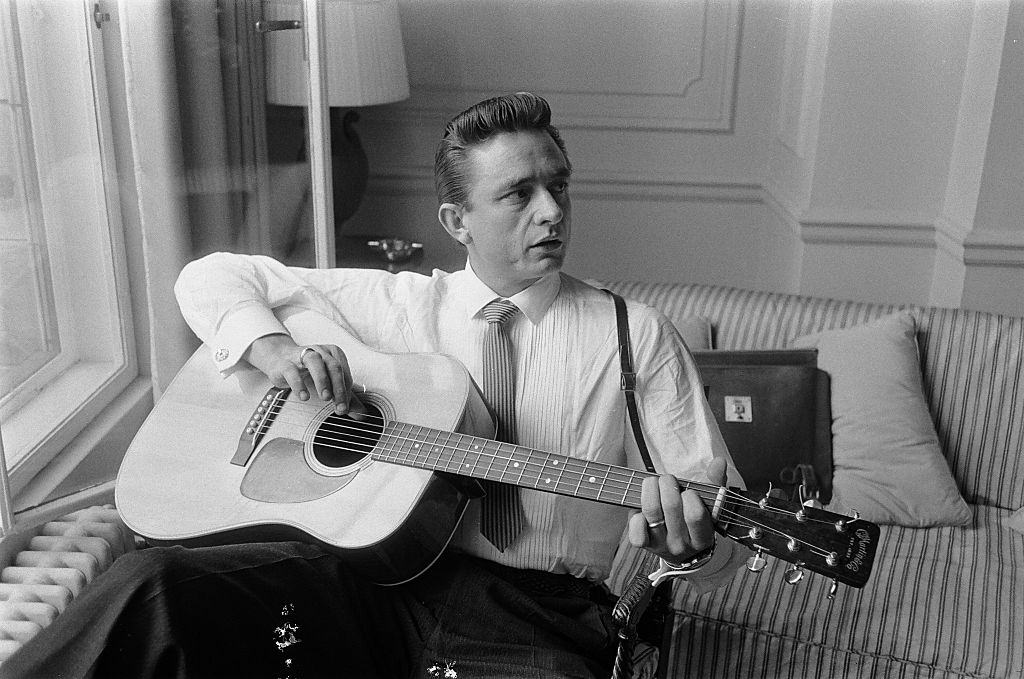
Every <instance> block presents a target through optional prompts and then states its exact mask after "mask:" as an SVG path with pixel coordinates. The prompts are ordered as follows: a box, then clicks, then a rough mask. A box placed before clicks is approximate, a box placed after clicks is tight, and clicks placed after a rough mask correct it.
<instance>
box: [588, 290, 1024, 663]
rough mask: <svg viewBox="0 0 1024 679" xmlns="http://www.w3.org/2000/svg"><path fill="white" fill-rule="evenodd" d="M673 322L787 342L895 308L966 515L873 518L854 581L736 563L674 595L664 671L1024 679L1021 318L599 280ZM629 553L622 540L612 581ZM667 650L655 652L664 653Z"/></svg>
mask: <svg viewBox="0 0 1024 679" xmlns="http://www.w3.org/2000/svg"><path fill="white" fill-rule="evenodd" d="M603 285H604V286H605V287H608V288H610V289H612V290H614V291H615V292H618V293H619V294H621V295H623V296H625V297H628V298H632V299H636V300H639V301H643V302H646V303H648V304H651V305H653V306H655V307H657V308H660V309H661V310H662V311H664V312H665V313H666V315H668V316H669V318H671V319H672V320H673V321H675V322H677V323H679V322H680V321H681V320H682V319H684V318H687V317H691V316H704V317H706V318H708V319H709V320H710V322H711V324H712V327H713V331H714V336H715V342H714V348H715V349H763V348H784V347H786V346H788V344H789V342H791V341H792V340H793V339H794V338H796V337H799V336H801V335H805V334H807V333H812V332H816V331H820V330H825V329H833V328H840V327H850V326H854V325H858V324H860V323H863V322H865V321H868V320H871V319H874V318H877V317H880V316H883V315H886V314H888V313H891V312H893V311H895V310H897V309H898V308H902V309H906V310H907V311H909V312H911V313H912V315H913V316H914V317H915V320H916V322H917V326H918V345H919V350H920V356H921V362H922V371H923V378H924V389H925V395H926V398H927V401H928V405H929V409H930V412H931V415H932V418H933V421H934V424H935V426H936V431H937V433H938V436H939V441H940V443H941V446H942V450H943V453H944V455H945V457H946V460H947V461H948V463H949V465H950V468H951V469H952V471H953V476H954V478H955V480H956V482H957V484H958V486H959V489H960V491H961V493H962V495H963V497H964V499H965V500H966V501H967V502H968V504H969V506H970V509H971V512H972V514H973V523H972V524H971V525H968V526H961V527H955V528H952V527H936V528H905V527H897V526H882V536H881V542H880V544H879V548H878V556H877V560H876V563H875V566H874V571H873V575H872V578H871V580H870V582H869V583H868V584H867V586H866V587H865V588H864V589H860V590H858V589H851V588H843V587H841V588H840V590H839V592H838V593H837V595H836V597H835V599H833V600H831V601H830V600H829V599H828V598H827V593H828V590H829V586H830V581H828V580H826V579H824V578H820V577H816V576H815V577H810V578H805V579H804V581H803V582H801V583H799V584H798V585H797V586H790V585H786V584H784V583H783V582H782V578H781V575H782V571H783V568H784V567H785V564H784V563H782V562H777V563H775V564H774V565H772V566H769V568H768V569H766V570H765V571H764V572H762V573H760V574H756V575H755V574H754V573H750V572H748V571H747V570H746V569H741V570H740V571H739V572H738V573H737V574H736V576H735V578H734V580H733V581H732V582H731V583H730V584H728V585H727V586H725V587H723V588H721V589H719V590H717V591H714V592H711V593H708V594H704V595H695V594H693V593H692V592H690V591H688V590H687V588H686V587H685V586H684V585H680V586H677V587H676V588H675V590H674V593H673V606H672V608H673V610H672V612H671V615H672V616H674V620H673V621H672V623H671V624H672V639H671V643H670V644H668V646H669V648H668V650H667V657H663V658H662V667H661V671H662V672H663V673H664V675H663V676H667V677H701V678H703V677H743V678H747V677H932V678H951V677H972V678H973V677H993V678H1010V677H1014V678H1018V679H1020V678H1021V677H1024V535H1022V534H1021V533H1019V532H1015V531H1012V530H1010V529H1009V528H1007V527H1005V526H1004V525H1003V523H1004V522H1005V521H1006V520H1007V517H1009V516H1010V515H1011V514H1013V512H1014V511H1015V510H1018V509H1019V508H1021V507H1022V506H1024V319H1022V318H1011V317H1005V316H998V315H995V314H988V313H981V312H972V311H964V310H955V309H942V308H929V307H912V306H903V307H896V306H893V305H884V304H870V303H863V302H845V301H838V300H832V299H822V298H812V297H803V296H797V295H788V294H779V293H768V292H755V291H749V290H741V289H735V288H728V287H723V286H709V285H683V284H660V283H629V282H605V283H604V284H603ZM638 558H639V556H638V554H637V553H636V552H634V551H632V550H630V549H624V550H623V551H622V553H621V554H620V555H619V558H618V561H617V566H616V573H615V575H614V576H613V580H612V585H613V587H615V588H621V587H622V585H623V584H624V583H625V581H626V578H627V577H628V576H629V574H630V573H632V572H634V571H635V568H636V563H637V559H638ZM664 653H665V651H664V650H663V654H664Z"/></svg>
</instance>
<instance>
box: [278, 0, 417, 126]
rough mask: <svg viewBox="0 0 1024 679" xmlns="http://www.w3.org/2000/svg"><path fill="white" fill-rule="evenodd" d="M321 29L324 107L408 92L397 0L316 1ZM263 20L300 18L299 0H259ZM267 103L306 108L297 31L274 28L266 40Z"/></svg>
mask: <svg viewBox="0 0 1024 679" xmlns="http://www.w3.org/2000/svg"><path fill="white" fill-rule="evenodd" d="M321 1H322V2H323V17H324V26H325V31H326V34H327V35H326V50H327V101H328V104H329V105H330V106H372V105H374V104H385V103H388V102H391V101H399V100H401V99H405V98H406V97H408V96H409V78H408V75H407V74H406V70H405V52H404V50H403V49H402V28H401V25H400V23H399V18H398V0H321ZM264 15H265V18H266V19H267V20H270V21H273V20H288V19H301V18H302V0H272V1H269V2H265V3H264ZM266 60H267V61H266V70H267V101H268V102H269V103H271V104H280V105H285V106H308V105H309V85H308V82H307V77H306V68H307V67H306V58H305V51H304V49H303V39H302V31H296V30H289V31H274V32H272V33H268V34H267V40H266Z"/></svg>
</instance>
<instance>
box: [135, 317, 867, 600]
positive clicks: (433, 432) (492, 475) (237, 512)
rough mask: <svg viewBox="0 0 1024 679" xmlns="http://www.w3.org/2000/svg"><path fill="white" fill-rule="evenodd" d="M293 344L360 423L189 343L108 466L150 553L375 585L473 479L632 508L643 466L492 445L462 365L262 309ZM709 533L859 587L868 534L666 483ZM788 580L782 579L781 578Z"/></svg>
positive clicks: (413, 570) (405, 575)
mask: <svg viewBox="0 0 1024 679" xmlns="http://www.w3.org/2000/svg"><path fill="white" fill-rule="evenodd" d="M275 313H276V314H277V315H278V317H279V318H280V319H281V320H282V322H283V323H284V324H285V326H286V327H287V328H288V331H289V332H290V333H291V335H292V337H293V338H295V340H296V342H298V343H299V344H336V345H338V346H339V347H341V348H342V349H343V350H344V351H345V353H346V355H347V358H348V361H349V364H350V367H351V370H352V373H353V375H355V376H356V379H357V381H360V382H365V393H361V394H359V397H360V398H361V399H362V400H363V402H364V403H366V404H367V406H368V408H369V410H370V414H369V416H367V417H365V418H363V419H361V420H356V419H352V418H349V417H347V416H339V415H337V414H336V413H334V412H333V410H332V408H331V405H330V404H329V403H324V402H321V401H316V402H314V401H313V400H310V401H300V400H299V399H298V398H297V397H296V396H295V395H294V394H292V393H291V392H290V391H289V390H287V389H279V388H276V387H274V386H273V385H271V383H270V382H269V380H267V378H266V377H265V376H264V375H263V374H262V373H260V372H259V371H257V370H255V369H252V368H239V369H238V370H237V371H236V372H235V373H234V374H232V375H231V376H230V377H227V378H225V377H223V376H221V375H220V373H219V372H218V371H217V370H216V369H215V367H214V364H213V361H212V360H210V356H209V351H208V350H207V349H206V348H200V349H199V350H198V351H197V352H196V353H195V354H194V355H193V356H192V357H191V358H190V360H189V361H188V362H187V363H186V365H185V366H184V367H183V368H182V370H181V371H180V373H179V374H178V375H177V376H176V377H175V379H174V381H173V382H172V384H171V385H170V386H169V388H168V389H167V391H166V392H165V393H164V395H163V396H162V398H161V399H160V400H159V402H158V403H157V405H156V407H155V408H154V410H153V412H152V413H151V414H150V416H149V417H148V419H147V420H146V422H145V423H144V425H143V426H142V428H141V429H140V430H139V432H138V434H137V435H136V437H135V439H134V440H133V442H132V444H131V445H130V447H129V449H128V452H127V454H126V456H125V458H124V461H123V462H122V465H121V468H120V471H119V474H118V481H117V486H116V504H117V507H118V510H119V511H120V513H121V515H122V518H123V519H124V522H125V523H126V524H127V526H128V527H129V528H130V529H131V530H133V531H135V532H136V533H138V534H139V535H142V536H143V537H145V538H147V539H148V540H149V541H150V542H152V543H156V544H184V545H210V544H219V543H227V542H248V541H256V540H260V541H263V540H278V539H301V540H307V541H313V542H316V543H319V544H320V545H322V546H324V547H325V548H327V549H330V550H332V551H334V552H336V553H338V554H340V555H342V556H343V557H345V558H347V559H348V560H349V561H350V562H351V563H352V565H353V566H354V567H356V568H358V569H359V570H360V571H361V572H363V573H364V574H366V575H367V577H369V578H371V579H372V580H374V581H376V582H379V583H382V584H395V583H400V582H404V581H407V580H409V579H411V578H413V577H415V576H416V575H418V574H419V573H421V572H422V571H424V570H425V569H426V568H428V567H429V566H430V564H431V563H433V561H434V560H435V559H436V558H437V557H438V555H440V553H441V552H442V550H443V549H444V548H445V546H446V545H447V544H448V542H449V540H450V539H451V537H452V535H453V533H454V531H455V529H456V527H457V525H458V523H459V521H460V519H461V518H462V516H463V514H464V512H465V510H466V507H467V505H468V502H469V500H470V499H471V498H472V497H474V496H475V495H479V484H478V482H477V481H476V479H488V480H492V481H502V482H505V483H511V484H514V485H516V486H520V487H523V488H531V489H534V490H541V491H545V492H550V493H558V494H561V495H567V496H572V497H576V498H582V499H585V500H591V501H597V502H605V503H611V504H614V505H619V506H624V507H632V508H637V509H639V508H640V487H641V484H642V482H643V480H644V479H645V478H646V477H647V476H650V474H649V473H648V472H645V471H638V470H634V469H629V468H626V467H619V466H615V465H609V464H604V463H600V462H589V461H586V460H580V459H575V458H572V457H567V456H564V455H558V454H554V453H548V452H543V451H539V450H533V449H530V448H527V447H524V446H519V445H513V444H509V443H499V442H497V441H493V440H491V439H490V436H491V435H493V432H494V424H493V421H492V419H491V417H490V414H489V413H488V410H487V408H486V406H485V405H484V403H483V401H482V399H481V398H480V396H479V393H478V391H477V389H476V387H475V385H474V384H473V382H472V380H471V379H470V377H469V375H468V373H467V372H466V370H465V368H464V367H463V366H462V365H461V364H460V363H459V362H458V361H456V360H455V359H453V358H451V357H448V356H443V355H438V354H383V353H379V352H376V351H373V350H372V349H369V348H368V347H366V346H365V345H363V344H361V343H360V342H359V341H357V340H356V339H355V338H354V337H353V336H352V335H351V334H350V333H349V332H347V331H346V330H345V329H344V328H342V327H341V326H340V325H338V324H337V323H335V322H333V321H331V320H329V319H328V318H326V317H324V316H322V315H320V314H318V313H316V312H312V311H309V310H304V309H299V308H296V307H282V308H281V309H278V310H276V312H275ZM680 487H681V488H693V489H695V490H696V491H697V492H698V493H699V494H700V496H701V497H702V498H703V499H704V500H705V503H706V504H707V506H708V508H709V509H710V511H711V514H712V517H713V518H714V521H715V525H716V530H717V531H718V532H719V533H720V534H722V535H724V536H726V537H728V538H730V539H732V540H735V541H737V542H740V543H742V544H744V545H747V546H748V547H750V548H751V549H752V550H754V552H755V554H754V556H753V557H752V558H751V563H750V564H749V565H750V567H751V569H752V570H758V569H759V568H758V566H760V567H763V564H764V561H765V559H764V558H763V557H764V555H766V554H770V555H774V556H777V557H780V558H782V559H784V560H785V561H788V562H790V563H791V564H792V566H791V574H792V577H794V578H797V577H798V576H799V575H800V574H802V573H803V569H807V570H809V571H811V572H816V573H820V574H823V575H826V576H828V577H830V578H833V579H834V580H835V581H836V582H839V583H844V584H847V585H851V586H854V587H862V586H863V585H864V584H865V583H866V582H867V580H868V577H869V575H870V572H871V567H872V563H873V560H874V553H875V548H876V545H877V543H878V535H879V530H878V527H877V526H876V525H874V524H872V523H870V522H867V521H863V520H860V519H857V518H855V517H853V518H851V517H846V516H841V515H838V514H833V513H830V512H826V511H823V510H819V509H814V508H811V507H805V506H803V505H800V504H799V503H790V502H786V501H783V500H778V499H775V498H773V497H770V496H758V495H755V494H752V493H748V492H746V491H742V490H738V489H734V488H725V487H718V486H714V485H710V484H707V483H698V482H694V481H689V480H683V479H680ZM789 577H791V575H787V578H789Z"/></svg>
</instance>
